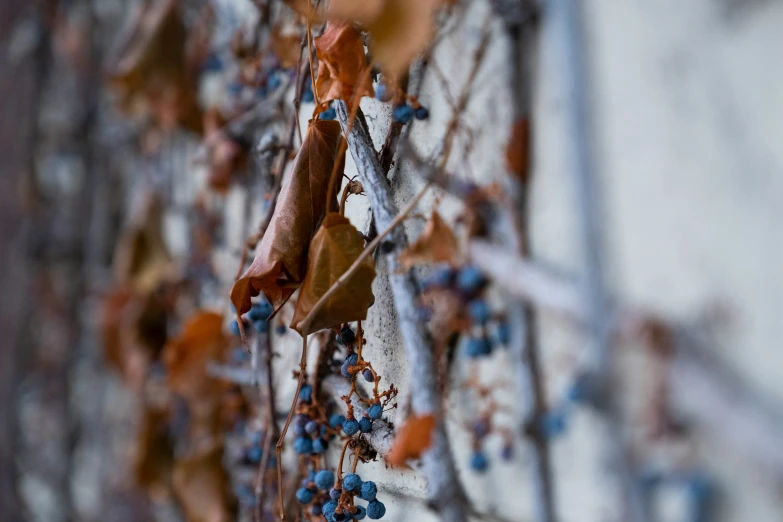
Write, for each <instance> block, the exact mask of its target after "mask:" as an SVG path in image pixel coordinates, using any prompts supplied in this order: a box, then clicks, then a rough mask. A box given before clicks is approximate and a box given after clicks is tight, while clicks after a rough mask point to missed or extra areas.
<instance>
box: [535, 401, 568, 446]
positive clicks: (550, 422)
mask: <svg viewBox="0 0 783 522" xmlns="http://www.w3.org/2000/svg"><path fill="white" fill-rule="evenodd" d="M541 430H542V431H543V433H544V436H546V437H547V438H550V439H551V438H554V437H558V436H560V435H562V434H563V433H565V430H566V416H565V410H563V409H562V408H558V409H556V410H554V411H550V412H547V413H546V414H544V416H543V417H542V418H541Z"/></svg>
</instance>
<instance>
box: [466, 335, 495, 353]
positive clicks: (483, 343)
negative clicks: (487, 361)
mask: <svg viewBox="0 0 783 522" xmlns="http://www.w3.org/2000/svg"><path fill="white" fill-rule="evenodd" d="M467 353H468V357H472V358H477V357H483V356H486V355H489V354H491V353H492V343H490V342H489V339H487V338H486V337H471V338H470V339H468V346H467Z"/></svg>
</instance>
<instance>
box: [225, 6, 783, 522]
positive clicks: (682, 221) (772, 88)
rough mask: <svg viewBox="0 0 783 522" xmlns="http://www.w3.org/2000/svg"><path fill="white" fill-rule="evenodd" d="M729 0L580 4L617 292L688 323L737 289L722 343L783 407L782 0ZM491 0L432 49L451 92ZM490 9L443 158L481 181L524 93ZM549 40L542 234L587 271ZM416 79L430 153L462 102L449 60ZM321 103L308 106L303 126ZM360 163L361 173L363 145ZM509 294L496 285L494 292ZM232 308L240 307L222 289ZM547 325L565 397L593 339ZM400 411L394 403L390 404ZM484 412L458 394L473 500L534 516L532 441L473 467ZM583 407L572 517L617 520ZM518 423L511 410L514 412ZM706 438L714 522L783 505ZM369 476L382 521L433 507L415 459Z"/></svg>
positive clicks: (354, 209) (457, 432) (411, 189)
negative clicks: (484, 44)
mask: <svg viewBox="0 0 783 522" xmlns="http://www.w3.org/2000/svg"><path fill="white" fill-rule="evenodd" d="M728 4H732V5H738V3H737V2H733V3H731V2H727V1H723V2H719V1H715V0H690V1H688V2H681V1H674V0H659V1H655V2H649V1H648V2H643V1H640V0H627V1H616V0H591V1H589V2H586V12H587V14H588V32H589V45H590V48H589V53H590V58H591V62H590V65H591V72H592V76H593V80H594V85H593V92H594V94H595V100H594V111H595V118H596V123H597V129H596V131H597V140H596V141H597V143H598V145H599V147H600V149H599V161H600V165H599V175H600V181H601V183H602V189H603V196H604V204H605V212H606V215H605V219H604V225H605V232H606V237H607V240H608V245H607V247H608V251H607V255H606V258H607V260H608V264H609V266H608V267H607V273H608V276H609V281H610V284H611V286H612V289H613V291H614V292H615V293H616V294H617V295H618V296H620V297H621V298H622V299H624V300H626V301H629V302H634V303H637V304H640V305H643V306H646V307H649V308H652V309H653V310H656V311H658V312H660V313H661V314H663V315H664V316H667V317H671V318H675V319H677V320H688V319H690V318H694V317H697V316H699V315H701V314H703V313H705V312H706V311H708V310H709V309H710V308H712V307H713V306H714V305H715V304H716V303H720V304H725V305H728V307H729V308H730V310H731V312H732V314H733V315H732V321H731V323H730V324H725V325H723V328H722V329H721V330H720V331H719V332H718V333H719V335H718V341H719V342H717V343H716V344H715V346H714V347H713V348H714V350H715V351H716V353H719V354H720V356H721V357H723V358H724V359H725V360H727V361H729V362H730V363H731V365H733V366H734V367H736V368H737V369H738V371H739V372H740V373H741V374H743V375H744V376H745V377H746V378H747V380H748V382H750V383H752V384H753V386H755V387H757V389H758V390H759V391H760V392H762V393H764V394H766V395H768V396H769V397H771V398H772V399H773V400H775V401H777V404H779V405H780V406H781V407H783V385H781V382H783V360H782V359H781V355H780V353H779V350H778V344H779V342H780V339H781V337H783V274H782V273H781V270H783V242H781V241H780V240H779V238H780V233H779V232H778V230H777V227H778V225H779V223H780V222H781V220H782V219H783V148H782V147H779V146H777V145H778V144H779V142H780V139H779V136H780V134H781V132H783V69H781V67H780V66H779V62H780V59H781V57H783V30H781V29H783V2H776V1H769V2H747V3H745V4H743V5H746V7H736V8H734V9H727V8H726V5H728ZM488 13H489V9H488V5H487V3H486V2H483V1H482V0H476V1H474V2H472V4H471V5H470V7H469V14H468V16H466V22H465V27H464V28H462V29H459V30H457V31H455V32H454V33H453V34H452V35H451V36H449V37H447V38H446V39H445V40H444V41H443V42H441V43H440V45H439V46H438V47H437V49H436V51H435V53H434V56H433V61H434V62H436V63H437V64H438V66H439V67H440V68H441V70H443V72H444V73H445V75H446V76H447V77H448V78H449V82H450V84H449V91H450V92H451V94H452V96H453V97H456V96H458V94H459V92H460V90H461V88H462V85H463V83H464V82H465V79H466V76H467V74H468V70H469V68H470V57H471V55H472V50H473V49H474V48H475V46H476V45H477V43H478V41H479V38H480V33H481V28H482V26H483V24H484V20H485V17H486V16H488ZM492 23H493V24H494V25H493V28H494V31H493V32H494V35H495V36H494V37H493V40H492V43H491V45H490V49H489V52H488V53H487V57H486V60H485V63H484V65H483V66H482V68H481V70H480V73H479V75H478V78H477V80H476V87H475V89H474V91H473V95H472V97H471V102H470V104H469V105H468V109H467V111H466V114H465V115H464V117H463V119H462V125H463V126H464V128H468V129H470V130H471V134H472V138H471V139H469V140H468V139H466V134H465V133H464V132H463V133H460V135H459V137H458V142H457V146H456V147H455V150H454V153H453V155H452V158H451V161H450V162H449V169H450V170H451V172H453V173H454V174H456V175H460V176H465V177H469V178H471V179H474V180H476V181H478V182H480V183H489V182H491V181H493V180H496V179H499V178H500V177H501V176H503V175H504V174H503V173H504V165H503V158H504V154H503V151H504V146H505V143H506V140H507V132H508V129H509V127H510V125H511V121H510V114H509V111H508V110H506V107H507V106H508V100H509V99H510V96H511V93H510V92H509V87H508V85H507V76H506V75H507V66H508V64H507V60H508V57H507V47H506V45H507V42H506V41H505V40H504V39H503V37H502V34H501V33H502V31H501V30H500V29H501V25H500V23H499V21H498V20H494V21H493V22H492ZM553 37H554V34H553V31H552V28H551V26H550V25H549V24H548V22H547V19H546V18H544V24H543V29H542V41H541V55H540V63H539V67H538V79H537V85H536V102H535V123H534V129H535V134H534V142H535V161H536V168H535V172H534V182H533V183H534V190H533V196H532V205H533V217H532V223H531V226H532V240H533V250H534V253H535V255H536V256H537V257H539V258H540V259H542V260H544V261H546V262H548V263H553V264H555V265H557V266H559V267H562V268H564V269H567V270H570V271H572V272H576V273H578V272H579V269H580V267H579V266H578V260H579V259H580V257H579V255H578V245H579V242H578V241H577V239H578V238H577V237H576V235H575V234H576V228H575V216H574V212H573V210H572V209H573V208H574V193H573V190H572V188H571V177H570V175H569V173H568V172H567V171H566V170H565V169H566V165H567V161H566V159H567V158H566V157H565V148H564V146H563V143H564V134H563V133H564V128H563V127H564V118H565V116H566V115H565V113H564V108H563V95H562V92H563V90H562V86H561V83H560V78H559V73H558V65H557V63H556V57H555V56H554V54H553V52H552V50H553V43H554V42H553V40H552V39H553ZM419 80H421V81H422V83H421V91H420V95H419V97H420V99H421V101H422V103H424V104H425V105H427V106H428V107H429V108H430V111H431V115H432V116H431V118H430V120H429V121H427V122H418V121H417V122H415V123H413V124H412V129H411V131H410V132H411V137H412V139H413V141H414V142H415V143H417V145H418V146H419V147H420V150H421V151H422V152H424V153H428V154H430V153H433V152H434V151H436V150H438V149H439V147H440V146H441V144H442V142H441V140H442V137H443V135H444V126H445V123H446V121H447V120H448V119H449V117H450V109H449V106H448V104H447V103H446V102H445V100H444V93H443V89H444V88H443V85H442V83H441V81H440V80H439V79H438V77H437V76H436V75H435V74H433V73H432V72H431V71H429V72H426V73H425V76H424V78H423V79H422V78H414V82H416V81H419ZM362 108H363V110H364V112H365V114H366V115H367V119H368V121H369V123H370V127H371V131H372V136H373V139H374V141H375V143H376V146H379V145H380V144H381V143H382V142H383V139H384V138H385V135H386V131H387V128H388V124H389V120H390V108H389V106H388V105H383V104H380V103H378V102H377V101H375V100H369V99H368V100H365V101H364V102H363V103H362ZM309 109H310V108H309V107H307V106H305V107H304V108H303V110H302V118H301V120H302V127H303V128H304V126H305V125H306V121H307V115H308V114H309ZM468 143H470V147H468V146H467V145H468ZM346 173H347V174H348V175H349V176H352V175H353V174H354V173H355V168H354V166H353V163H352V161H351V160H350V159H349V161H348V167H347V170H346ZM393 185H394V188H395V191H396V195H397V200H398V204H400V206H403V205H404V203H405V202H406V201H408V200H409V199H410V198H411V197H412V196H413V194H415V193H416V192H417V190H418V188H419V187H420V186H421V180H420V179H419V178H418V177H417V175H416V174H415V173H414V172H411V171H410V170H409V169H408V168H407V167H404V166H403V167H402V168H398V169H397V170H395V171H394V174H393ZM244 196H245V195H244V194H242V193H241V190H239V189H235V190H233V191H232V192H231V193H230V194H229V196H228V197H227V201H226V202H225V209H226V219H227V221H226V230H227V238H228V241H229V244H228V245H227V248H228V250H229V251H236V250H238V249H239V248H240V247H241V245H242V243H243V241H244V237H242V233H241V230H242V227H241V226H239V224H238V223H239V221H240V220H241V218H242V209H243V208H244V205H243V198H244ZM437 198H440V206H439V210H440V212H441V213H442V214H443V215H444V217H446V218H447V220H449V221H451V222H453V220H454V218H455V217H456V215H457V214H458V212H459V206H458V205H457V204H456V203H455V202H454V201H452V200H451V199H450V198H448V197H443V196H442V194H438V193H437V191H433V192H432V193H431V194H429V195H428V196H427V197H426V198H425V199H424V202H423V203H422V205H421V207H420V208H421V209H423V210H427V209H429V208H431V207H432V205H433V202H434V201H435V200H436V199H437ZM347 215H348V216H349V217H350V218H351V220H352V221H353V222H354V224H355V225H356V226H357V228H359V229H360V230H364V229H365V228H366V223H367V220H368V217H369V214H368V207H367V204H366V201H365V200H364V199H363V198H360V197H352V198H351V199H350V200H349V204H348V211H347ZM253 222H255V219H254V221H253ZM422 227H423V220H416V219H412V220H409V222H408V223H407V225H406V228H407V231H408V233H409V235H410V237H415V236H416V235H417V234H418V233H419V232H420V230H421V229H422ZM218 259H220V260H221V261H220V263H221V265H227V266H224V267H223V268H222V269H221V276H223V277H225V293H224V295H227V294H228V288H230V284H231V278H232V277H233V274H234V270H235V258H234V257H233V256H231V255H229V254H228V252H223V253H219V254H218ZM378 273H379V277H378V279H377V280H376V282H375V285H374V290H375V295H376V303H375V305H374V306H373V307H372V308H371V310H370V315H369V318H368V320H367V323H366V329H367V335H368V338H369V345H368V349H367V351H366V352H365V353H366V357H367V358H369V359H370V360H371V361H372V362H373V364H374V365H376V368H378V369H379V370H380V372H381V374H382V375H383V377H384V382H385V383H388V382H393V383H394V384H395V385H396V386H398V387H399V388H400V389H401V390H402V395H401V399H400V403H401V405H402V403H403V402H404V396H405V390H406V389H407V388H408V382H407V371H406V360H405V359H404V356H403V351H402V349H401V347H400V346H399V337H398V335H397V334H396V331H395V329H396V322H395V318H394V312H393V308H392V304H391V299H390V296H389V293H388V290H387V287H388V285H387V279H386V278H385V277H384V265H383V264H381V265H380V266H379V267H378ZM500 298H501V295H500V294H498V295H495V296H493V299H495V300H496V302H497V303H498V305H500V303H502V300H501V299H500ZM223 306H224V307H225V308H227V304H226V302H225V301H224V302H223ZM289 315H290V314H289ZM541 325H542V331H541V337H542V350H543V355H542V358H543V361H544V365H545V368H546V385H547V393H548V396H549V397H550V398H551V400H553V401H555V400H558V398H559V397H560V395H561V393H562V391H563V389H564V387H565V386H566V385H567V384H568V380H569V376H570V374H571V371H572V370H573V368H574V361H575V360H576V359H577V358H578V354H579V350H580V348H581V345H580V342H579V338H578V337H577V336H576V335H575V334H574V332H572V331H570V330H568V328H567V327H565V326H564V325H563V324H562V323H560V322H558V321H557V320H555V319H553V318H551V317H547V316H543V317H542V318H541ZM299 343H300V341H299V340H298V336H297V334H295V333H293V332H291V333H289V334H288V335H287V336H285V337H283V338H279V339H277V340H276V348H277V351H278V352H279V353H280V354H281V355H282V357H280V358H279V359H278V360H277V361H276V368H277V376H278V379H280V381H281V386H284V385H285V384H286V383H287V384H288V385H289V386H291V387H293V380H289V379H288V377H289V376H290V371H291V370H292V369H293V368H294V367H295V365H296V361H297V359H298V356H299ZM311 355H313V356H314V355H315V350H312V351H311ZM311 363H314V360H313V361H311ZM508 364H509V360H508V354H507V353H506V352H498V353H495V354H494V355H493V356H492V358H491V359H490V360H489V361H487V362H482V363H481V365H482V373H483V375H484V376H485V377H486V378H487V380H490V379H495V380H502V379H508V377H507V372H505V373H504V370H505V369H506V368H507V367H508ZM632 370H633V371H636V372H639V371H642V372H644V370H645V367H644V366H643V365H641V366H640V365H639V364H636V365H635V366H634V367H633V368H632ZM629 371H630V369H629ZM465 372H466V368H465V367H464V365H463V364H462V363H458V364H457V367H456V369H455V372H454V375H453V379H454V381H455V382H459V381H460V380H462V378H463V377H464V375H465ZM512 391H513V386H509V387H507V388H506V390H505V391H503V392H501V393H499V397H500V400H501V401H502V402H505V403H506V404H513V401H514V400H515V399H514V396H513V393H512ZM279 397H280V401H279V402H280V404H279V407H280V409H281V410H284V409H287V407H288V401H289V400H290V399H289V398H288V397H286V396H285V395H284V394H281V395H280V396H279ZM397 415H399V414H398V413H397V412H393V413H392V414H391V417H392V420H394V419H395V417H396V416H397ZM470 418H471V403H470V400H469V397H467V395H466V393H465V392H464V391H460V390H455V391H454V392H453V393H452V394H451V397H450V407H449V432H450V434H451V436H452V439H453V446H454V448H455V450H456V453H457V461H458V465H459V466H460V470H461V476H462V478H463V482H464V483H465V485H466V489H467V491H468V493H469V496H470V497H471V500H472V501H473V502H474V503H475V506H476V508H477V509H478V511H480V512H482V513H492V512H496V513H497V514H498V515H499V516H500V517H502V519H503V520H530V519H531V514H532V510H531V499H530V498H529V495H530V491H531V490H530V488H529V487H528V485H527V484H528V480H529V479H528V470H527V468H526V464H525V459H524V452H523V451H521V449H522V446H521V445H518V446H517V448H516V449H517V450H520V451H518V452H517V455H518V457H517V459H516V460H515V461H514V462H512V463H503V462H502V461H501V459H500V457H499V452H500V442H499V440H497V438H495V439H492V438H491V439H490V445H489V450H488V451H489V454H490V457H491V460H492V472H491V473H489V474H488V475H487V476H485V477H481V478H480V477H478V476H476V475H475V474H473V473H472V472H470V471H469V470H467V469H466V463H467V460H468V451H469V442H468V437H467V433H466V431H465V430H464V428H462V427H461V426H462V424H463V423H464V422H465V421H468V420H469V419H470ZM569 420H570V428H569V431H568V433H567V434H566V436H565V437H563V438H561V439H558V440H556V441H555V442H554V443H553V463H554V468H555V472H554V476H555V478H556V497H557V505H558V512H559V514H560V519H561V520H562V521H563V522H577V521H579V522H592V521H596V522H599V521H606V520H616V518H615V516H616V509H617V502H616V499H615V496H614V495H613V491H612V489H611V488H610V487H609V485H608V483H607V481H606V475H607V471H606V469H605V467H604V466H603V463H602V461H601V458H600V451H599V441H598V440H597V433H598V431H597V427H596V419H595V418H594V416H593V414H592V413H590V412H587V411H577V412H576V413H575V414H574V415H573V416H572V418H571V419H569ZM499 421H500V422H503V418H502V416H501V417H500V418H499ZM513 421H514V420H513V419H511V418H508V417H507V418H506V421H505V422H506V423H507V424H509V425H513ZM696 436H697V439H696V440H697V444H696V450H695V455H696V457H697V462H698V463H699V464H700V465H701V466H702V467H703V468H704V469H706V470H707V471H708V472H709V473H711V474H713V476H714V477H715V478H716V480H717V482H718V485H719V486H720V488H721V491H722V493H723V500H722V503H721V518H720V520H726V521H728V520H753V521H759V522H761V521H772V520H781V519H783V503H782V502H781V499H780V498H779V488H777V485H776V484H773V483H771V482H770V481H769V480H768V478H765V477H764V476H762V475H760V474H759V473H757V472H756V471H755V470H754V467H753V466H752V465H750V464H749V463H748V462H747V461H744V460H743V459H742V458H741V457H740V455H739V454H737V453H736V452H735V450H734V449H733V448H731V447H729V446H726V445H725V444H724V443H723V442H721V441H720V439H719V438H717V437H715V436H714V434H710V433H701V432H699V431H698V430H697V431H696ZM781 443H782V444H783V441H781ZM661 452H663V453H666V451H665V449H661V448H653V449H652V453H654V454H658V453H661ZM360 473H361V474H362V476H363V477H364V478H372V480H375V481H376V483H377V484H378V486H379V490H380V493H379V496H380V497H381V498H382V500H384V501H385V502H386V504H387V507H388V508H389V509H388V514H387V516H386V518H385V520H388V521H389V522H397V521H399V522H402V521H403V520H405V521H409V520H416V521H427V520H433V519H434V518H433V517H432V516H431V515H430V514H428V513H427V512H426V510H425V509H424V507H423V503H422V502H421V501H420V500H421V499H423V492H424V487H425V481H424V480H423V479H422V478H421V477H418V476H416V475H415V474H414V473H413V472H410V471H398V470H390V469H386V467H385V465H384V464H383V463H382V462H378V463H375V464H370V465H366V466H361V467H360ZM678 495H679V494H678V493H677V492H673V493H672V494H670V495H667V498H668V499H669V500H667V501H666V502H665V504H666V506H665V510H666V511H667V512H671V513H673V515H672V516H671V517H670V519H671V520H677V516H678V515H677V512H678V511H679V509H678V504H681V500H682V499H681V498H679V496H678ZM680 507H681V506H680ZM490 520H491V518H490ZM679 520H683V519H682V518H679Z"/></svg>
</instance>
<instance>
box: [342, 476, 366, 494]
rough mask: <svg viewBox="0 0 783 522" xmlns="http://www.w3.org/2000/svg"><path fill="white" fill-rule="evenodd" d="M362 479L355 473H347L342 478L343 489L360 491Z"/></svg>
mask: <svg viewBox="0 0 783 522" xmlns="http://www.w3.org/2000/svg"><path fill="white" fill-rule="evenodd" d="M361 487H362V478H361V477H360V476H359V475H358V474H357V473H348V474H347V475H345V476H344V477H343V488H344V489H347V490H348V491H355V490H358V489H361Z"/></svg>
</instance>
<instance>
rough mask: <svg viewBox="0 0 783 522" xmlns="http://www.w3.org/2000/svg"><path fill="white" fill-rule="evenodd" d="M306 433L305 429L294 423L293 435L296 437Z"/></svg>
mask: <svg viewBox="0 0 783 522" xmlns="http://www.w3.org/2000/svg"><path fill="white" fill-rule="evenodd" d="M305 433H307V432H306V431H305V429H304V428H303V427H301V426H299V425H296V424H294V435H296V436H297V437H302V436H304V434H305Z"/></svg>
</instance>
